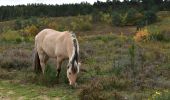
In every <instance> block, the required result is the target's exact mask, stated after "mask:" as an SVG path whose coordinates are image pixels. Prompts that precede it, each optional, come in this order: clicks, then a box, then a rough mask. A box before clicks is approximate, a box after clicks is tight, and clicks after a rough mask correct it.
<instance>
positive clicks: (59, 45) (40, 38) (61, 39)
mask: <svg viewBox="0 0 170 100" xmlns="http://www.w3.org/2000/svg"><path fill="white" fill-rule="evenodd" d="M66 36H68V32H67V31H65V32H59V31H55V30H52V29H44V30H42V31H41V32H39V33H38V34H37V36H36V39H35V41H36V42H37V44H38V45H37V48H38V49H40V50H41V51H42V50H43V51H44V52H45V53H46V54H47V55H49V56H53V57H55V55H56V53H58V52H59V51H65V48H64V45H65V38H66ZM58 54H59V53H58Z"/></svg>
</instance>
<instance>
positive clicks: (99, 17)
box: [92, 10, 102, 23]
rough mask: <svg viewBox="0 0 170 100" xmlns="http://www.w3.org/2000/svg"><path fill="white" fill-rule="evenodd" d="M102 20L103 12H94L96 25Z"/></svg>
mask: <svg viewBox="0 0 170 100" xmlns="http://www.w3.org/2000/svg"><path fill="white" fill-rule="evenodd" d="M101 18H102V12H100V11H98V10H94V11H93V13H92V21H93V22H94V23H96V22H100V21H101Z"/></svg>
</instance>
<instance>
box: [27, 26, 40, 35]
mask: <svg viewBox="0 0 170 100" xmlns="http://www.w3.org/2000/svg"><path fill="white" fill-rule="evenodd" d="M24 31H25V33H26V34H28V35H29V36H35V35H36V34H37V33H38V28H37V27H36V26H35V25H31V26H27V27H26V28H25V29H24Z"/></svg>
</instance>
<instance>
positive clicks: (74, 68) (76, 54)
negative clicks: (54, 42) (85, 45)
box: [71, 33, 79, 73]
mask: <svg viewBox="0 0 170 100" xmlns="http://www.w3.org/2000/svg"><path fill="white" fill-rule="evenodd" d="M72 38H73V45H74V49H73V50H74V51H73V52H74V53H73V54H74V55H73V58H72V60H71V64H72V68H71V69H72V71H73V73H76V72H77V71H78V68H77V67H76V66H74V63H75V61H76V63H77V64H78V57H79V55H78V50H77V47H78V46H77V45H78V44H77V39H76V35H75V33H72Z"/></svg>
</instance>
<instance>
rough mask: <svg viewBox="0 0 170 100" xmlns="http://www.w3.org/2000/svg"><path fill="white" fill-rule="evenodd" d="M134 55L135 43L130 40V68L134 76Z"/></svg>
mask: <svg viewBox="0 0 170 100" xmlns="http://www.w3.org/2000/svg"><path fill="white" fill-rule="evenodd" d="M135 55H136V48H135V42H134V40H132V44H131V45H130V47H129V56H130V66H131V69H132V71H133V74H134V76H135V74H136V68H135Z"/></svg>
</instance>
